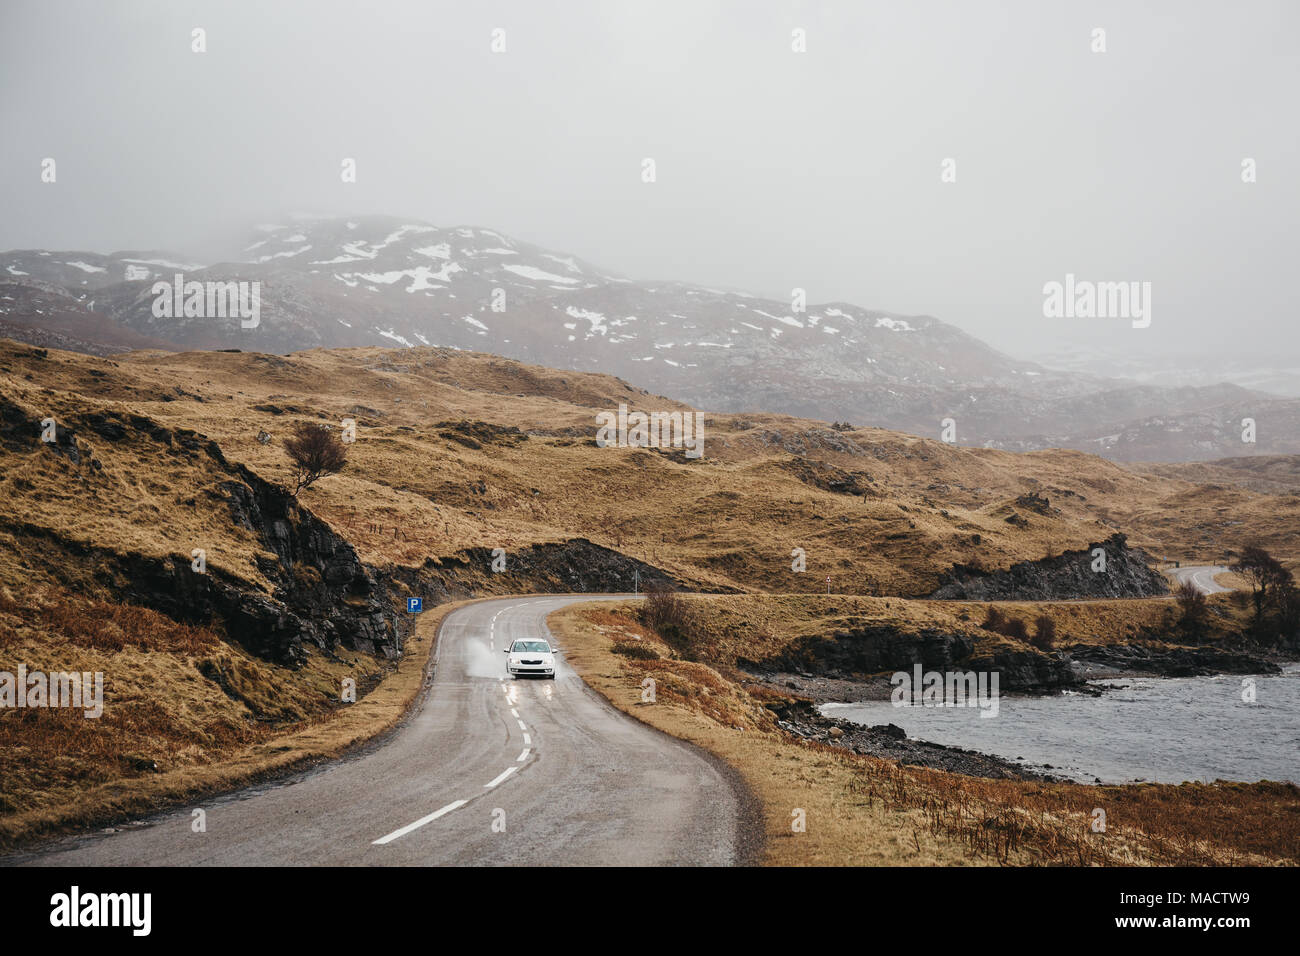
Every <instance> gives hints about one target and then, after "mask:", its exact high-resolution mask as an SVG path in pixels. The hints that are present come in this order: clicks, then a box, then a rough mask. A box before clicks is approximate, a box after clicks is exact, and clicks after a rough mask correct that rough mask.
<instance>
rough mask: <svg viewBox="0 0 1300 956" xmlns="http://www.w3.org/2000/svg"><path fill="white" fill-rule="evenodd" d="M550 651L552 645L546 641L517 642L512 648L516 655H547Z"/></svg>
mask: <svg viewBox="0 0 1300 956" xmlns="http://www.w3.org/2000/svg"><path fill="white" fill-rule="evenodd" d="M550 649H551V645H549V644H547V643H546V642H545V641H515V646H514V647H513V648H511V650H513V651H514V652H515V653H516V654H546V653H548V652H549V651H550Z"/></svg>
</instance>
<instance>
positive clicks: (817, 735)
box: [768, 700, 1068, 783]
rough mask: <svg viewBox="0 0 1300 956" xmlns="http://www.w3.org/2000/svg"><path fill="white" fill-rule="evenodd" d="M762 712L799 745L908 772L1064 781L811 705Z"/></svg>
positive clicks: (782, 706) (794, 704)
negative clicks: (771, 714) (836, 750)
mask: <svg viewBox="0 0 1300 956" xmlns="http://www.w3.org/2000/svg"><path fill="white" fill-rule="evenodd" d="M768 709H769V710H771V711H773V712H774V713H775V714H776V715H777V725H778V726H779V727H780V728H781V729H782V730H784V731H785V732H786V733H788V734H790V735H791V736H793V737H798V738H800V739H802V740H810V741H814V742H816V743H822V744H826V745H827V746H830V747H839V748H841V749H843V750H847V751H850V752H851V753H856V754H866V755H868V756H871V757H879V758H881V759H883V760H893V761H896V762H897V763H900V764H905V765H908V766H913V767H929V768H930V769H932V770H946V771H947V772H949V773H959V774H964V775H965V776H968V777H990V778H993V779H996V780H1038V781H1043V782H1049V783H1064V782H1067V781H1068V778H1066V777H1061V776H1057V775H1055V774H1052V773H1048V772H1046V771H1048V770H1050V769H1052V768H1050V767H1042V768H1039V767H1033V766H1030V765H1028V764H1022V763H1018V762H1017V761H1014V760H1007V759H1005V758H1003V757H995V756H993V755H991V754H983V753H979V752H977V751H974V750H963V749H961V748H960V747H946V746H944V745H943V744H935V743H930V742H928V741H925V740H913V739H911V738H909V737H908V736H907V733H906V732H905V731H904V730H903V728H902V727H899V726H897V725H895V724H881V725H879V726H875V727H867V726H864V725H862V724H856V723H854V722H853V721H851V720H837V719H835V718H833V717H827V716H825V715H824V714H822V713H821V712H819V711H818V710H817V708H816V707H815V706H814V705H813V703H812V701H808V700H791V701H789V702H788V703H782V704H769V705H768Z"/></svg>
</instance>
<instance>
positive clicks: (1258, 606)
mask: <svg viewBox="0 0 1300 956" xmlns="http://www.w3.org/2000/svg"><path fill="white" fill-rule="evenodd" d="M1232 570H1234V571H1236V572H1237V573H1239V574H1242V575H1244V576H1245V577H1246V579H1247V580H1249V581H1250V589H1251V591H1250V596H1251V598H1252V599H1253V600H1254V602H1255V626H1256V627H1259V626H1260V625H1261V624H1262V623H1263V619H1264V602H1265V600H1266V599H1267V597H1268V591H1269V586H1270V585H1271V584H1273V583H1274V582H1275V581H1276V580H1277V579H1278V575H1279V572H1281V571H1282V565H1281V563H1280V562H1279V561H1278V560H1277V558H1275V557H1273V556H1272V555H1271V554H1269V553H1268V552H1267V551H1265V550H1264V549H1263V548H1261V547H1260V546H1259V545H1255V544H1248V545H1246V546H1245V547H1244V548H1242V549H1241V555H1240V556H1239V557H1238V558H1237V560H1236V561H1234V562H1232Z"/></svg>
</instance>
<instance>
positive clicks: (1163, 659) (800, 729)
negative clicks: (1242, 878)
mask: <svg viewBox="0 0 1300 956" xmlns="http://www.w3.org/2000/svg"><path fill="white" fill-rule="evenodd" d="M1059 656H1060V657H1061V658H1062V659H1063V660H1064V661H1065V662H1066V663H1067V664H1068V667H1069V669H1070V672H1071V674H1072V680H1071V681H1070V682H1069V683H1068V684H1065V685H1063V686H1060V687H1056V688H1054V689H1047V690H1044V689H1038V688H1035V689H1033V690H1022V691H1020V692H1019V693H1022V694H1028V695H1033V696H1046V695H1047V694H1052V693H1060V692H1061V691H1062V690H1065V689H1067V688H1068V689H1069V690H1070V691H1071V692H1073V693H1083V694H1090V695H1093V696H1098V697H1100V696H1101V695H1102V694H1104V693H1106V692H1107V691H1110V690H1113V689H1115V687H1114V686H1109V685H1105V684H1101V685H1099V684H1095V683H1093V682H1094V681H1103V680H1113V679H1123V678H1131V677H1206V676H1213V675H1216V674H1277V673H1280V672H1281V670H1282V668H1281V666H1280V662H1286V661H1290V660H1294V657H1293V656H1285V655H1280V654H1278V653H1276V652H1270V653H1267V654H1263V653H1259V652H1252V651H1248V650H1241V649H1228V648H1222V647H1167V646H1166V647H1151V646H1147V645H1142V644H1125V645H1113V646H1108V647H1107V646H1086V645H1085V646H1078V647H1075V648H1072V649H1071V650H1070V651H1069V652H1067V653H1064V654H1060V655H1059ZM987 663H988V662H983V661H981V662H975V661H970V662H967V666H966V667H965V668H962V669H966V670H971V669H978V666H987ZM747 677H748V680H749V681H752V682H753V683H756V684H759V685H761V686H764V687H766V688H768V689H769V690H775V691H778V692H780V693H782V694H786V695H791V696H790V697H789V698H788V700H787V701H786V702H783V703H780V704H769V705H768V707H769V709H770V710H772V711H773V713H775V714H776V716H777V724H778V726H780V727H781V729H782V730H784V731H785V732H786V733H788V734H790V735H791V736H793V737H797V738H799V739H802V740H809V741H814V742H817V743H822V744H826V745H828V746H831V747H838V748H842V749H844V750H848V751H850V752H852V753H858V754H866V755H869V756H872V757H878V758H881V759H884V760H892V761H896V762H897V763H900V764H905V765H909V766H919V767H929V768H932V769H935V770H945V771H947V772H949V773H959V774H963V775H966V776H972V777H990V778H993V779H1003V780H1006V779H1010V780H1039V781H1046V782H1077V781H1071V778H1069V777H1064V776H1060V775H1057V774H1054V773H1051V772H1050V771H1052V770H1053V769H1054V768H1053V767H1051V765H1044V766H1042V767H1035V766H1031V765H1027V764H1023V763H1020V762H1018V761H1013V760H1008V759H1006V758H1003V757H997V756H994V755H992V754H985V753H980V752H978V751H973V750H964V749H962V748H959V747H948V746H944V745H942V744H936V743H931V742H929V741H924V740H916V739H911V738H909V737H908V736H907V733H906V732H905V731H904V730H903V728H901V727H899V726H897V725H895V724H881V725H876V726H866V725H863V724H858V723H854V722H853V721H849V720H839V719H836V718H832V717H827V716H825V715H824V714H822V713H821V711H820V710H819V709H818V705H820V704H828V703H845V704H852V703H860V702H864V701H882V700H889V699H890V695H891V693H892V692H893V685H891V684H890V682H889V677H888V675H884V674H875V675H872V676H867V677H864V676H857V675H844V674H841V673H831V674H816V673H812V672H810V671H803V670H800V671H765V670H757V669H756V670H755V671H751V672H750V673H749V674H748V675H747ZM1004 686H1005V684H1004ZM1097 782H1100V781H1097Z"/></svg>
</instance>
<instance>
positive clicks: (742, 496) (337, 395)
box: [0, 345, 1300, 595]
mask: <svg viewBox="0 0 1300 956" xmlns="http://www.w3.org/2000/svg"><path fill="white" fill-rule="evenodd" d="M0 389H3V391H4V393H5V394H6V395H8V396H9V397H10V398H11V399H12V400H17V401H20V402H22V403H23V404H24V405H26V406H27V407H30V408H31V409H33V410H34V411H36V412H41V413H43V414H48V415H51V416H53V417H55V418H59V417H60V416H69V415H73V414H75V413H76V412H77V411H78V410H80V409H84V408H86V407H87V406H88V405H93V406H98V407H105V408H113V409H117V410H120V411H123V412H127V413H132V414H139V415H141V416H144V417H147V418H149V419H150V420H153V421H156V422H159V423H161V424H163V425H165V426H167V427H169V428H184V429H192V430H194V431H196V432H198V433H201V434H202V435H205V436H208V437H210V438H212V439H214V440H216V442H217V443H218V445H219V446H220V448H221V449H222V451H223V453H224V454H225V456H226V457H227V458H228V459H229V460H231V461H232V462H239V463H242V464H246V465H247V466H249V467H250V468H251V469H252V470H253V471H254V472H256V473H257V474H259V475H261V476H262V477H264V478H267V479H268V480H272V481H280V482H286V481H287V480H288V462H287V460H286V458H285V455H284V453H283V450H282V449H281V448H280V445H279V439H280V438H281V437H282V436H283V435H284V434H285V433H286V432H287V429H288V426H289V424H290V423H291V422H293V421H296V420H303V419H306V420H317V421H322V422H327V423H333V424H336V425H337V424H338V423H340V422H341V421H342V420H343V419H344V418H351V419H353V420H355V421H356V423H357V440H356V443H355V444H354V445H352V446H351V447H350V458H351V461H350V464H349V466H348V467H347V468H346V469H345V470H344V472H343V473H341V474H339V475H337V476H333V477H330V478H326V479H324V480H322V481H321V482H320V483H318V484H317V485H315V486H314V487H312V488H311V489H309V490H308V491H307V492H305V493H304V494H303V496H302V501H303V503H304V504H305V505H306V506H307V507H309V508H311V509H312V510H313V511H314V512H315V513H316V514H318V515H319V516H321V517H323V518H324V519H326V520H327V521H329V522H330V523H331V524H332V525H333V526H335V527H336V528H339V529H341V530H342V531H343V532H344V533H345V535H346V537H347V538H348V539H349V540H350V541H351V542H352V543H353V544H354V545H355V546H356V547H357V549H358V552H359V553H360V555H361V556H362V558H363V559H364V560H366V561H369V562H372V563H374V564H380V565H382V564H386V563H399V564H401V563H405V564H418V563H420V562H421V561H422V560H423V559H424V558H425V557H427V556H430V555H450V554H455V553H457V552H459V551H461V550H464V549H466V548H474V547H488V548H492V547H504V548H506V549H507V551H509V550H510V549H512V548H518V547H520V546H524V545H527V544H530V543H535V542H544V541H556V540H564V539H566V538H570V537H575V536H578V537H585V538H588V539H590V540H591V541H593V542H596V543H597V544H601V545H604V546H606V547H609V548H611V549H614V550H618V551H622V552H625V553H628V554H630V555H633V556H634V557H636V558H638V559H642V560H645V561H647V562H648V563H651V564H654V565H656V566H660V567H662V568H664V569H666V570H667V571H669V572H670V573H672V574H674V575H675V576H677V577H678V578H679V579H680V580H683V581H686V582H690V583H692V584H694V585H696V586H698V587H704V588H717V589H740V590H747V591H769V592H780V591H789V592H802V591H809V590H814V589H815V588H814V587H809V583H810V579H811V580H812V581H816V582H818V585H817V586H816V587H820V585H821V583H823V582H824V581H825V577H826V576H827V575H830V576H831V578H832V590H835V591H838V592H846V593H863V594H900V595H902V594H906V595H917V594H924V593H927V592H928V591H929V590H932V589H933V587H934V586H935V584H936V582H937V577H938V574H939V573H940V572H941V571H942V570H944V569H946V568H947V567H949V566H950V565H951V564H953V563H957V562H961V563H975V564H978V565H979V566H982V567H985V568H988V569H995V568H1000V567H1006V566H1008V565H1010V564H1012V563H1015V562H1016V561H1021V560H1033V559H1037V558H1040V557H1043V556H1044V555H1045V554H1048V553H1059V552H1061V551H1064V550H1067V549H1072V548H1081V547H1083V546H1085V545H1087V544H1089V543H1091V542H1093V541H1097V540H1101V539H1103V538H1105V537H1107V536H1108V535H1109V534H1110V533H1111V532H1112V531H1113V530H1116V529H1118V530H1121V531H1124V532H1126V533H1127V534H1128V535H1129V536H1130V540H1131V543H1133V544H1136V545H1140V546H1143V547H1146V548H1148V549H1149V550H1150V551H1151V552H1152V553H1153V554H1154V555H1156V556H1170V557H1175V558H1180V559H1182V560H1183V561H1184V562H1188V561H1211V560H1215V559H1217V558H1220V557H1222V552H1223V551H1224V549H1226V548H1231V547H1234V546H1239V545H1240V544H1241V543H1242V542H1244V541H1246V540H1258V541H1261V542H1263V543H1264V544H1265V545H1266V546H1268V547H1271V548H1272V549H1273V550H1275V551H1277V552H1278V553H1279V554H1280V555H1281V556H1283V557H1284V558H1287V559H1292V560H1293V559H1294V558H1295V557H1296V551H1297V549H1298V548H1300V544H1298V542H1300V534H1298V533H1297V532H1300V497H1296V496H1277V495H1268V496H1266V495H1258V494H1253V493H1251V492H1248V491H1246V490H1244V489H1240V488H1225V487H1211V488H1209V489H1206V488H1203V487H1200V486H1196V485H1193V484H1192V483H1190V482H1186V481H1181V480H1177V479H1171V478H1161V477H1157V476H1154V475H1150V474H1138V473H1135V472H1133V471H1129V470H1126V469H1124V468H1121V467H1119V466H1117V465H1114V464H1112V463H1110V462H1107V461H1104V460H1102V459H1099V458H1094V457H1091V456H1087V455H1083V454H1080V453H1078V452H1065V451H1052V452H1037V453H1033V454H1028V455H1018V454H1012V453H1006V452H998V451H991V450H981V449H962V448H957V447H953V446H949V445H945V444H943V443H942V442H938V441H931V440H927V439H921V438H914V437H911V436H906V435H901V434H898V433H893V432H886V431H880V430H876V429H871V428H859V429H856V430H853V431H849V432H841V431H835V430H832V429H830V428H829V427H827V426H826V425H825V424H823V423H818V422H810V421H804V420H798V419H793V418H789V417H785V416H773V415H758V414H755V415H720V416H713V415H710V416H707V418H706V427H707V432H706V443H705V457H704V458H703V459H702V460H700V461H687V460H686V459H684V458H683V457H682V456H681V454H680V453H676V454H669V453H666V452H660V451H656V450H648V449H621V448H604V449H599V448H596V447H595V445H594V431H595V429H594V415H595V414H596V412H598V411H603V410H607V409H611V408H614V407H616V406H617V405H618V403H620V402H626V403H628V404H629V405H630V406H631V407H633V408H642V409H671V408H680V407H682V406H679V405H677V404H676V403H673V402H671V401H670V400H668V399H664V398H659V397H655V396H650V395H648V394H646V393H644V392H642V391H641V390H638V389H633V388H631V387H630V386H627V385H626V384H625V383H623V382H621V381H619V380H616V379H612V378H609V377H606V376H600V375H591V374H583V373H575V372H558V371H552V370H547V369H539V368H533V367H529V366H526V365H522V364H521V363H518V362H513V361H509V360H503V359H497V358H493V357H491V356H485V355H477V354H471V353H457V352H454V351H450V350H441V349H432V348H422V349H410V350H384V349H347V350H337V351H330V352H326V351H311V352H305V353H298V354H295V355H291V356H286V357H280V356H268V355H259V354H253V353H211V352H207V353H183V354H179V355H174V354H168V353H157V352H147V353H134V354H132V355H128V356H125V357H122V358H120V359H119V360H107V359H100V358H95V357H91V356H84V355H77V354H72V353H61V352H54V351H51V352H48V353H46V354H44V355H41V354H39V353H38V352H37V350H34V349H31V348H29V347H26V346H20V345H6V346H4V347H2V348H0ZM475 423H487V424H488V425H491V426H495V428H491V429H489V428H483V427H481V426H480V425H477V424H475ZM513 429H517V430H518V434H515V433H514V432H513V431H511V430H513ZM263 431H265V432H267V433H269V434H270V435H271V436H272V440H271V441H270V442H269V443H267V444H261V443H259V442H258V440H257V436H258V434H259V432H263ZM101 444H102V443H101ZM124 465H129V466H130V469H131V471H130V473H131V475H132V477H130V478H123V479H121V481H122V487H117V488H112V489H104V490H103V492H102V494H103V495H106V496H107V497H108V498H109V499H110V500H111V501H112V504H113V507H112V508H108V507H105V506H104V505H102V504H101V505H100V506H99V507H98V508H97V509H96V513H93V514H92V513H81V512H79V511H78V510H77V507H78V506H79V505H80V504H81V502H80V501H75V500H73V501H64V502H63V504H65V505H68V506H69V507H67V508H64V509H62V510H59V511H58V513H57V516H56V517H55V519H54V520H58V521H60V522H61V523H66V524H69V525H72V524H75V523H78V522H79V524H80V526H82V527H84V528H85V529H86V530H87V536H89V535H90V533H91V532H93V533H94V534H96V535H102V534H103V533H104V532H105V530H107V529H108V527H109V526H112V522H114V521H118V522H119V523H120V528H119V527H114V528H113V530H116V531H120V532H122V533H123V534H125V535H127V538H126V539H125V540H128V541H131V542H132V543H133V544H134V542H135V539H137V538H145V537H147V539H148V540H141V541H140V545H141V547H148V548H151V549H153V550H156V551H163V550H171V549H174V548H175V547H176V546H177V544H176V542H177V539H181V540H182V543H183V539H186V538H188V537H191V536H192V535H193V534H194V533H197V532H199V531H203V530H204V528H203V527H201V525H203V524H204V523H205V521H206V518H205V517H204V516H203V515H202V514H201V511H202V508H201V507H200V508H199V512H200V513H199V514H185V515H184V516H183V520H182V516H181V515H179V514H177V513H175V509H174V507H173V505H176V504H183V503H184V502H185V501H186V500H187V499H188V498H189V497H190V496H192V495H193V492H194V490H195V489H194V485H195V484H197V483H198V479H197V478H195V479H193V480H192V479H191V478H189V477H185V478H179V477H178V478H177V479H175V480H171V479H156V478H155V475H154V474H152V471H153V469H152V468H151V466H150V463H149V462H148V461H146V460H141V461H138V462H130V463H125V462H124ZM24 477H25V476H23V475H14V476H13V477H12V478H11V477H10V476H9V475H6V481H5V484H4V485H3V486H0V487H3V490H4V491H5V493H6V498H7V500H8V502H9V504H8V507H9V509H10V510H11V511H17V510H21V509H23V508H24V507H25V506H26V505H29V504H30V503H31V495H28V494H25V493H24V491H25V489H24V487H23V486H22V484H21V481H19V480H16V479H22V478H24ZM178 482H179V483H180V484H179V486H178V484H177V483H178ZM38 484H39V483H38ZM846 487H848V488H853V489H857V490H858V491H860V493H853V494H846V493H841V492H837V491H833V490H829V489H830V488H846ZM47 490H48V489H47V488H44V487H41V488H40V490H39V492H38V494H43V493H44V492H45V491H47ZM92 490H93V489H92ZM1029 492H1035V493H1037V494H1040V495H1043V496H1045V497H1046V498H1047V499H1048V501H1049V502H1050V507H1049V508H1047V509H1046V510H1045V512H1044V513H1038V511H1035V510H1032V509H1027V508H1024V507H1020V506H1018V505H1017V504H1016V499H1017V498H1018V497H1020V496H1022V495H1025V494H1027V493H1029ZM63 494H64V496H65V497H67V498H75V496H74V495H72V494H71V493H70V492H67V491H65V492H63ZM176 498H179V499H180V500H179V502H177V501H175V499H176ZM201 504H202V503H201V502H200V505H201ZM123 508H127V509H132V510H133V512H134V513H132V512H125V513H121V512H120V509H123ZM1013 515H1014V516H1015V518H1016V519H1017V520H1016V521H1015V522H1014V523H1012V522H1009V521H1008V518H1009V517H1012V516H1013ZM168 522H180V523H179V524H170V525H169V524H168ZM196 525H199V526H200V527H196ZM152 526H157V528H156V529H155V528H154V527H152ZM232 543H233V542H232ZM795 547H800V548H803V549H804V550H805V551H806V553H807V572H806V574H802V575H801V574H796V573H794V572H793V571H791V550H792V549H793V548H795ZM246 557H247V556H246V555H243V554H241V555H239V558H240V559H241V560H242V559H244V558H246Z"/></svg>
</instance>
